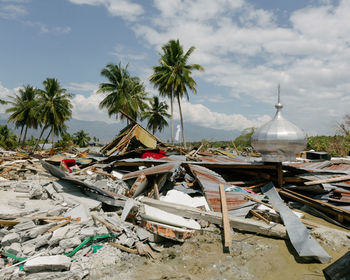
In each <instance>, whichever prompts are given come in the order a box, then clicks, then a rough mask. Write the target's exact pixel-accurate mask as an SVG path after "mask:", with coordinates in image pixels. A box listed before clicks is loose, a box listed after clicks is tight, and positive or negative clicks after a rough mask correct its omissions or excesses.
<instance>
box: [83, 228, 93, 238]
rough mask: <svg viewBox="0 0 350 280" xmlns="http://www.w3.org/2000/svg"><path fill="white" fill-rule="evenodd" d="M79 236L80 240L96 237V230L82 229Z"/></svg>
mask: <svg viewBox="0 0 350 280" xmlns="http://www.w3.org/2000/svg"><path fill="white" fill-rule="evenodd" d="M79 234H80V236H81V237H82V239H85V238H86V237H91V236H95V235H96V229H95V228H82V229H81V230H80V233H79Z"/></svg>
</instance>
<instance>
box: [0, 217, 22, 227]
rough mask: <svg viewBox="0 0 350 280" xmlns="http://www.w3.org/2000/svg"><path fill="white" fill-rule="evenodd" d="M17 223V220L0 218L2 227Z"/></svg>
mask: <svg viewBox="0 0 350 280" xmlns="http://www.w3.org/2000/svg"><path fill="white" fill-rule="evenodd" d="M19 223H20V222H19V221H13V220H1V219H0V226H3V227H9V226H15V225H17V224H19Z"/></svg>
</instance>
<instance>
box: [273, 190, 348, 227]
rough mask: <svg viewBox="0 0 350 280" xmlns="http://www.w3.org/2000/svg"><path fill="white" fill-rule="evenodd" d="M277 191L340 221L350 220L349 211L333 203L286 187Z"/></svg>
mask: <svg viewBox="0 0 350 280" xmlns="http://www.w3.org/2000/svg"><path fill="white" fill-rule="evenodd" d="M279 193H280V194H281V195H282V196H284V197H287V198H289V199H292V200H294V201H298V202H301V203H302V204H305V205H308V206H312V207H314V208H316V209H318V210H320V211H321V212H326V213H329V214H331V215H333V216H335V217H336V218H337V219H338V220H339V221H340V222H342V220H343V219H345V220H347V221H350V212H349V211H347V210H345V209H342V208H340V207H337V206H335V205H332V204H330V203H327V202H324V201H321V200H316V199H313V198H310V197H308V196H305V195H301V194H299V193H296V192H293V191H291V190H288V189H283V190H280V191H279Z"/></svg>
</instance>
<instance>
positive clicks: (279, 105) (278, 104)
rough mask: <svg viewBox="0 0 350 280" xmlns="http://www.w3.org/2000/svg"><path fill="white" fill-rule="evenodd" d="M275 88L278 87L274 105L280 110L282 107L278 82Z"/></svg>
mask: <svg viewBox="0 0 350 280" xmlns="http://www.w3.org/2000/svg"><path fill="white" fill-rule="evenodd" d="M277 89H278V99H277V104H276V105H275V108H276V109H277V110H281V109H282V108H283V105H282V104H281V96H280V95H281V86H280V84H278V87H277Z"/></svg>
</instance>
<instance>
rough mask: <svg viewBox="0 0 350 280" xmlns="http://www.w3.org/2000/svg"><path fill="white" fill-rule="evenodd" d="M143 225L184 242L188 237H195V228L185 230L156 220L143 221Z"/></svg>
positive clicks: (145, 227) (169, 237) (166, 236)
mask: <svg viewBox="0 0 350 280" xmlns="http://www.w3.org/2000/svg"><path fill="white" fill-rule="evenodd" d="M141 225H142V227H143V228H144V229H146V230H148V231H150V232H153V233H154V234H158V235H160V236H162V237H164V238H167V239H172V240H175V241H179V242H184V241H185V240H186V239H189V238H191V237H193V235H194V231H193V230H185V229H183V228H179V227H175V226H169V225H164V224H160V223H156V222H150V221H145V220H144V221H142V224H141Z"/></svg>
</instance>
